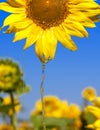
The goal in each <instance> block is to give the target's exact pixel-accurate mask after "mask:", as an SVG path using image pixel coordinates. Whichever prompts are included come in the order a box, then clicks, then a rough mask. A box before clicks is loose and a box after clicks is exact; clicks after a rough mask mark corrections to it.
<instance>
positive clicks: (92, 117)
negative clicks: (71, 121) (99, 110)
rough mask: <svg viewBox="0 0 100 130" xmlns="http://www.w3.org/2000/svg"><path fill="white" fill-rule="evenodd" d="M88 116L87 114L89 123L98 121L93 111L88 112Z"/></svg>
mask: <svg viewBox="0 0 100 130" xmlns="http://www.w3.org/2000/svg"><path fill="white" fill-rule="evenodd" d="M86 116H87V124H92V123H94V122H95V121H96V118H95V116H94V115H93V114H92V113H90V112H88V113H87V115H86Z"/></svg>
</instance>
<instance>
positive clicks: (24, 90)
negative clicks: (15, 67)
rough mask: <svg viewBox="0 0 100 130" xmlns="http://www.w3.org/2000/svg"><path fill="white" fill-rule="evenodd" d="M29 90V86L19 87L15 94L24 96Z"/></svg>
mask: <svg viewBox="0 0 100 130" xmlns="http://www.w3.org/2000/svg"><path fill="white" fill-rule="evenodd" d="M30 90H31V88H30V86H25V87H21V88H19V89H17V90H16V94H18V95H21V94H26V93H29V92H30Z"/></svg>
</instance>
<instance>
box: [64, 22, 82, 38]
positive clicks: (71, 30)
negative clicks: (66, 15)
mask: <svg viewBox="0 0 100 130" xmlns="http://www.w3.org/2000/svg"><path fill="white" fill-rule="evenodd" d="M63 28H64V30H65V32H66V33H67V34H69V35H71V36H78V37H84V35H83V34H82V33H81V32H80V31H79V30H77V29H76V28H74V27H72V26H69V24H66V23H63Z"/></svg>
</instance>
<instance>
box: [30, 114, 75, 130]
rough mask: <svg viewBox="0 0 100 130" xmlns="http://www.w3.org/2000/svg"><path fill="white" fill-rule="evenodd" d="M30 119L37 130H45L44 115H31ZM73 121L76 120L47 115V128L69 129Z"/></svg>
mask: <svg viewBox="0 0 100 130" xmlns="http://www.w3.org/2000/svg"><path fill="white" fill-rule="evenodd" d="M30 120H31V122H32V124H33V125H34V127H35V129H36V130H43V127H42V126H43V124H42V116H40V115H39V116H31V117H30ZM73 122H74V119H67V118H54V117H45V123H46V128H47V130H51V128H58V129H59V130H67V128H68V127H69V126H71V124H73Z"/></svg>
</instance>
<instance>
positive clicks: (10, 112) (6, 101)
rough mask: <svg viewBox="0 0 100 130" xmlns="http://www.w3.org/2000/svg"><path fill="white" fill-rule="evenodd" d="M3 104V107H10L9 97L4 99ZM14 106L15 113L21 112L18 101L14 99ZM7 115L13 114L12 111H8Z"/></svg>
mask: <svg viewBox="0 0 100 130" xmlns="http://www.w3.org/2000/svg"><path fill="white" fill-rule="evenodd" d="M3 102H4V105H11V104H12V102H11V98H10V97H9V96H7V97H4V99H3ZM14 104H16V105H15V106H14V109H15V112H19V111H20V110H21V106H20V103H19V101H18V99H16V98H15V99H14ZM8 114H9V115H12V114H13V111H12V109H9V110H8Z"/></svg>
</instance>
